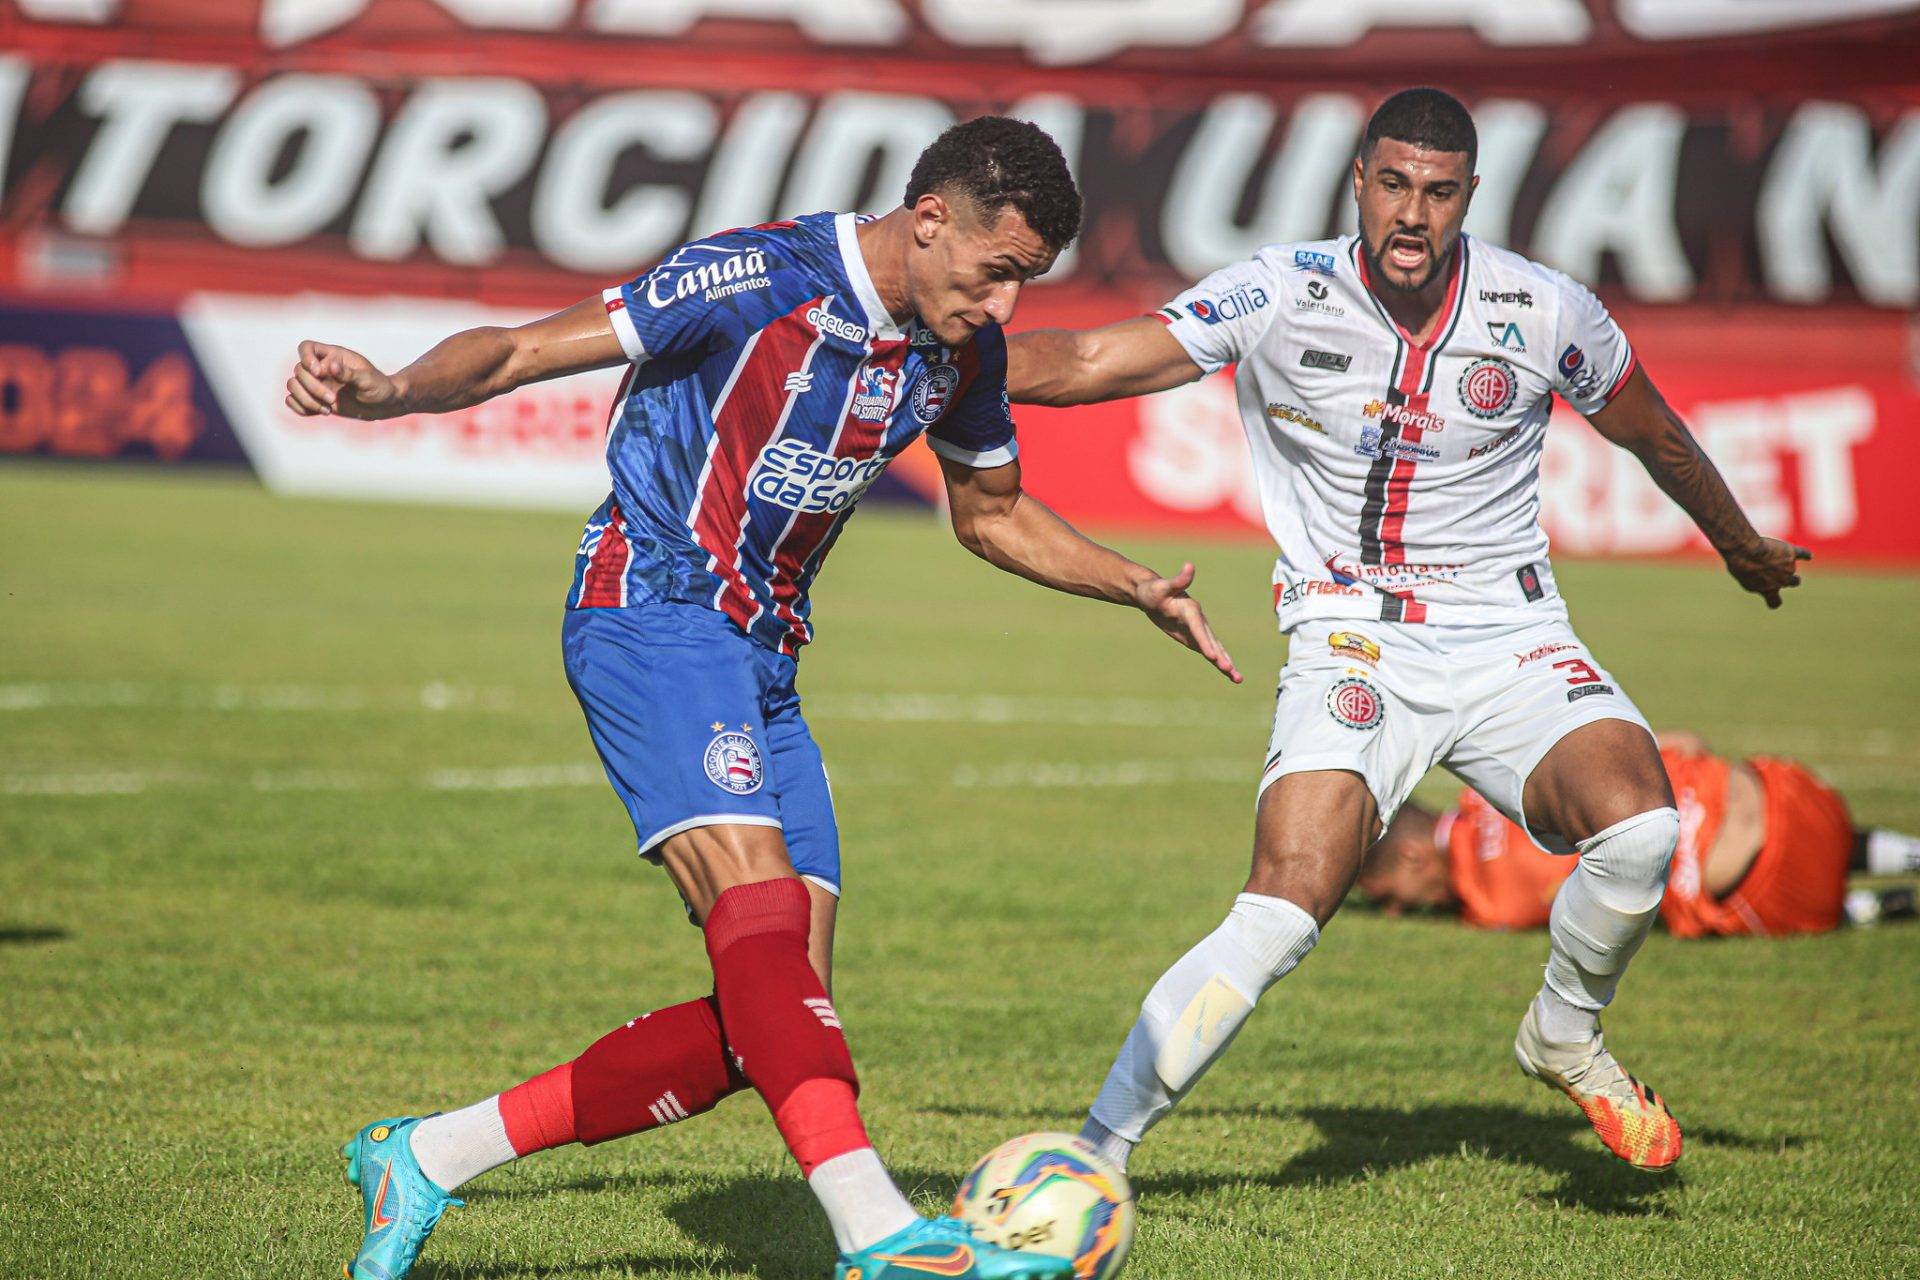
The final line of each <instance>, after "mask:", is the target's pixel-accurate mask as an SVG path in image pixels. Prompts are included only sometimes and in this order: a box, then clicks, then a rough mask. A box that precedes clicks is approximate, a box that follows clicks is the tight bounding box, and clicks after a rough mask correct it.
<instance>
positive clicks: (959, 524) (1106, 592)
mask: <svg viewBox="0 0 1920 1280" xmlns="http://www.w3.org/2000/svg"><path fill="white" fill-rule="evenodd" d="M940 468H941V470H942V471H943V472H944V473H945V475H946V481H947V498H948V501H949V504H950V507H951V509H952V514H953V532H954V536H955V537H957V538H959V539H960V542H961V545H962V546H964V547H966V548H967V550H969V551H971V552H973V553H974V554H975V555H977V556H979V557H980V558H981V559H983V560H985V561H987V562H988V563H989V564H991V565H994V566H995V567H996V568H1000V569H1005V570H1006V571H1007V572H1008V573H1017V574H1019V575H1020V576H1021V577H1023V578H1026V579H1027V580H1028V581H1030V582H1037V583H1039V584H1040V585H1041V586H1044V587H1052V588H1053V589H1054V590H1055V591H1066V592H1070V593H1071V594H1073V595H1077V596H1089V597H1091V598H1093V599H1095V600H1110V601H1112V602H1113V603H1114V604H1126V605H1132V606H1133V607H1134V608H1136V609H1138V610H1140V611H1141V612H1142V613H1144V614H1146V615H1147V617H1149V618H1151V619H1152V620H1153V624H1154V625H1155V626H1157V627H1159V628H1160V629H1161V630H1162V631H1164V632H1166V633H1167V634H1168V635H1170V636H1172V637H1173V638H1174V639H1175V640H1178V641H1179V642H1180V643H1181V644H1183V645H1185V646H1187V648H1189V649H1192V650H1193V651H1194V652H1195V653H1197V654H1199V655H1200V656H1201V657H1203V658H1205V659H1206V660H1207V661H1208V662H1211V663H1212V664H1213V665H1214V666H1215V667H1216V668H1218V669H1219V671H1220V673H1221V674H1222V675H1224V676H1226V677H1227V678H1228V679H1229V680H1231V681H1233V682H1234V683H1235V684H1239V683H1240V680H1241V676H1240V671H1239V668H1237V667H1235V666H1234V665H1233V658H1232V657H1230V656H1229V655H1228V653H1227V650H1226V646H1224V645H1222V644H1221V643H1220V641H1219V640H1218V639H1216V638H1215V637H1214V634H1213V628H1212V627H1211V626H1209V625H1208V624H1207V615H1206V613H1205V612H1203V611H1202V610H1201V608H1200V602H1199V601H1197V600H1195V599H1194V598H1193V597H1192V596H1190V595H1188V594H1187V588H1188V587H1189V586H1191V585H1192V584H1193V566H1192V565H1190V564H1188V565H1183V566H1181V569H1180V572H1179V573H1178V574H1176V575H1175V576H1173V577H1171V578H1163V577H1161V576H1160V575H1159V574H1157V573H1155V572H1154V571H1153V570H1152V569H1149V568H1147V567H1146V566H1145V565H1143V564H1136V563H1134V562H1133V561H1131V560H1129V559H1127V558H1126V557H1125V556H1123V555H1121V554H1120V553H1119V552H1118V551H1115V550H1113V549H1112V548H1111V547H1103V546H1101V545H1100V544H1099V543H1097V542H1095V541H1094V540H1093V539H1091V538H1088V537H1086V536H1085V535H1084V534H1082V533H1080V532H1079V531H1078V530H1077V529H1075V528H1074V527H1073V526H1072V525H1070V524H1068V523H1067V522H1066V521H1065V520H1062V519H1061V518H1060V517H1059V516H1057V515H1055V514H1054V513H1053V512H1052V511H1051V510H1049V509H1048V507H1047V505H1046V504H1045V503H1044V502H1041V501H1040V500H1039V499H1038V498H1035V497H1033V496H1031V495H1029V494H1028V493H1026V492H1025V491H1024V490H1022V489H1021V487H1020V464H1019V463H1018V462H1009V463H1006V464H1005V465H1003V466H998V467H984V468H976V467H969V466H967V465H965V464H964V463H959V462H954V461H951V460H949V459H947V458H942V459H941V460H940Z"/></svg>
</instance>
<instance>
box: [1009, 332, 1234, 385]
mask: <svg viewBox="0 0 1920 1280" xmlns="http://www.w3.org/2000/svg"><path fill="white" fill-rule="evenodd" d="M1201 373H1202V370H1201V368H1200V366H1199V365H1197V364H1195V363H1194V362H1193V357H1192V356H1190V355H1188V354H1187V352H1186V348H1184V347H1182V346H1181V345H1180V344H1179V342H1178V341H1176V340H1175V339H1174V337H1173V335H1172V334H1170V333H1168V332H1167V326H1166V325H1164V324H1162V323H1160V321H1158V320H1156V319H1154V318H1153V317H1152V316H1137V317H1135V318H1134V319H1132V320H1123V321H1121V322H1120V323H1119V324H1110V325H1108V326H1106V327H1105V328H1104V329H1035V330H1032V331H1031V332H1028V333H1016V334H1009V335H1008V337H1007V397H1008V398H1009V399H1011V400H1012V401H1013V402H1014V403H1015V404H1051V405H1069V404H1092V403H1094V402H1095V401H1099V400H1120V399H1124V398H1125V397H1127V396H1144V395H1147V394H1149V393H1151V392H1155V391H1165V390H1166V389H1167V388H1168V387H1177V386H1180V385H1182V384H1183V383H1188V382H1192V381H1193V380H1194V379H1196V378H1198V377H1199V376H1200V374H1201Z"/></svg>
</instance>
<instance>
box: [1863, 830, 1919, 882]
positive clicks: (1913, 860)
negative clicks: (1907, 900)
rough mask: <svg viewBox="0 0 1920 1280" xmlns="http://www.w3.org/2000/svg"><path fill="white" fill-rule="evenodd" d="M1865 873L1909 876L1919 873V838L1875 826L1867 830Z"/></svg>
mask: <svg viewBox="0 0 1920 1280" xmlns="http://www.w3.org/2000/svg"><path fill="white" fill-rule="evenodd" d="M1867 874H1868V875H1870V876H1910V875H1916V874H1920V839H1916V838H1915V837H1913V836H1909V835H1902V834H1901V833H1900V832H1898V831H1889V830H1887V829H1886V828H1885V827H1875V828H1874V829H1873V830H1871V831H1869V832H1867Z"/></svg>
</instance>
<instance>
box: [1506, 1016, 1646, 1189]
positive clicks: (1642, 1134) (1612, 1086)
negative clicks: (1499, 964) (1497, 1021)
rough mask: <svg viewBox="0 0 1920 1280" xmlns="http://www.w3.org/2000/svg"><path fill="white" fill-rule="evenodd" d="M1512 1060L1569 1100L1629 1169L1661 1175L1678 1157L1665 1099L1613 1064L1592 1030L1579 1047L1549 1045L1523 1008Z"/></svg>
mask: <svg viewBox="0 0 1920 1280" xmlns="http://www.w3.org/2000/svg"><path fill="white" fill-rule="evenodd" d="M1513 1056H1514V1057H1515V1058H1517V1059H1519V1061H1520V1070H1522V1071H1524V1072H1525V1073H1526V1074H1528V1075H1530V1076H1532V1077H1533V1078H1534V1079H1535V1080H1538V1081H1540V1083H1542V1084H1545V1085H1550V1086H1552V1087H1553V1088H1555V1089H1558V1090H1560V1092H1562V1093H1564V1094H1566V1095H1567V1096H1568V1097H1569V1098H1572V1099H1573V1101H1574V1103H1575V1104H1576V1105H1577V1106H1578V1107H1579V1108H1580V1110H1581V1111H1583V1112H1585V1113H1586V1117H1587V1122H1588V1123H1589V1124H1591V1125H1592V1126H1593V1131H1594V1132H1595V1133H1597V1134H1599V1135H1600V1141H1601V1143H1603V1144H1604V1145H1605V1146H1606V1148H1607V1150H1609V1151H1611V1152H1613V1154H1614V1155H1616V1156H1619V1157H1620V1158H1621V1159H1622V1160H1625V1161H1626V1162H1627V1163H1628V1164H1630V1165H1632V1166H1633V1167H1634V1168H1636V1169H1644V1170H1646V1171H1647V1172H1649V1173H1661V1172H1664V1171H1665V1170H1667V1169H1671V1168H1672V1167H1673V1164H1674V1161H1676V1160H1678V1159H1679V1158H1680V1122H1679V1121H1678V1120H1676V1119H1674V1118H1673V1113H1672V1112H1670V1111H1668V1110H1667V1104H1666V1100H1665V1099H1663V1098H1662V1097H1661V1096H1660V1095H1659V1094H1657V1093H1655V1092H1654V1091H1653V1090H1651V1089H1649V1088H1647V1086H1645V1085H1644V1084H1641V1083H1640V1082H1639V1081H1638V1080H1635V1079H1634V1078H1633V1077H1632V1076H1630V1075H1628V1074H1627V1073H1626V1071H1625V1070H1624V1069H1622V1068H1621V1066H1620V1064H1619V1063H1618V1062H1615V1061H1614V1058H1613V1055H1612V1054H1611V1053H1608V1052H1607V1046H1606V1042H1605V1041H1604V1040H1602V1039H1601V1036H1600V1033H1599V1032H1598V1031H1595V1032H1594V1036H1593V1039H1591V1040H1589V1041H1587V1043H1585V1044H1581V1045H1569V1044H1555V1043H1553V1042H1552V1041H1550V1040H1548V1039H1546V1038H1545V1037H1543V1036H1542V1035H1541V1034H1540V1024H1539V1023H1538V1022H1537V1021H1536V1020H1535V1019H1534V1016H1533V1009H1532V1008H1531V1007H1529V1008H1528V1009H1527V1016H1526V1017H1525V1018H1523V1019H1521V1022H1520V1034H1519V1035H1518V1036H1516V1037H1515V1038H1514V1041H1513Z"/></svg>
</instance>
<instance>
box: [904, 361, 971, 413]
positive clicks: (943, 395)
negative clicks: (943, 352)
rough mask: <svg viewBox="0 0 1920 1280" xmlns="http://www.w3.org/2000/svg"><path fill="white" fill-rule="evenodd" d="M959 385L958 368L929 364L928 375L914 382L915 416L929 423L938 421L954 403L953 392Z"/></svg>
mask: <svg viewBox="0 0 1920 1280" xmlns="http://www.w3.org/2000/svg"><path fill="white" fill-rule="evenodd" d="M959 386H960V371H959V370H958V369H956V368H954V367H953V366H952V365H950V364H936V365H929V366H928V367H927V372H926V376H925V377H923V378H921V379H920V381H919V382H917V383H915V384H914V388H913V416H914V417H916V418H918V419H920V421H921V422H923V423H926V424H928V425H931V424H933V423H935V422H938V421H939V420H940V415H941V414H943V413H945V412H946V411H947V406H948V405H950V404H952V403H953V393H954V391H955V390H956V389H958V387H959Z"/></svg>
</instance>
